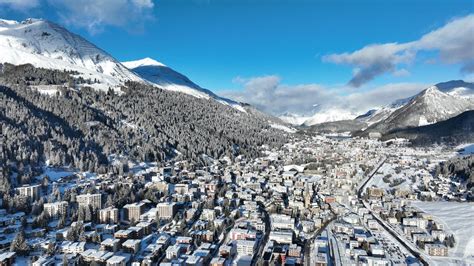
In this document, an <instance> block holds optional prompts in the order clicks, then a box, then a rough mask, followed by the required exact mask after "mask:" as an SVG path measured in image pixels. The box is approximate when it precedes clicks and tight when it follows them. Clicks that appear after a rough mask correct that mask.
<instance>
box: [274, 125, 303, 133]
mask: <svg viewBox="0 0 474 266" xmlns="http://www.w3.org/2000/svg"><path fill="white" fill-rule="evenodd" d="M270 127H272V128H275V129H279V130H283V131H285V132H288V133H295V132H296V131H297V130H296V129H294V128H290V127H287V126H284V125H280V124H270Z"/></svg>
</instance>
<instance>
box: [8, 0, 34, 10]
mask: <svg viewBox="0 0 474 266" xmlns="http://www.w3.org/2000/svg"><path fill="white" fill-rule="evenodd" d="M38 5H39V0H0V6H8V7H10V8H12V9H15V10H19V11H28V10H29V9H32V8H35V7H37V6H38Z"/></svg>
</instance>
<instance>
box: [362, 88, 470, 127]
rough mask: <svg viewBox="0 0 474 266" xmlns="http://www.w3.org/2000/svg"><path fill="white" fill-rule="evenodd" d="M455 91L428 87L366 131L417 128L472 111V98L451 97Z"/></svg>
mask: <svg viewBox="0 0 474 266" xmlns="http://www.w3.org/2000/svg"><path fill="white" fill-rule="evenodd" d="M456 90H457V88H449V89H447V88H444V92H443V91H441V90H439V88H438V87H437V85H435V86H432V87H429V88H427V89H425V90H424V91H422V92H420V93H419V94H417V95H415V96H414V97H412V98H411V99H410V100H409V101H408V102H407V103H406V104H404V105H403V106H402V107H399V108H397V109H396V110H394V111H393V112H392V113H390V115H388V116H387V117H386V118H384V119H382V120H380V121H379V122H377V123H374V124H373V125H372V126H370V127H369V128H368V129H369V130H370V131H380V132H389V131H391V130H394V129H402V128H411V127H419V126H424V125H429V124H434V123H437V122H440V121H444V120H447V119H449V118H452V117H454V116H457V115H459V114H461V113H463V112H465V111H468V110H472V109H474V100H473V99H474V98H471V97H461V96H458V95H456V94H454V95H453V93H452V92H453V91H456Z"/></svg>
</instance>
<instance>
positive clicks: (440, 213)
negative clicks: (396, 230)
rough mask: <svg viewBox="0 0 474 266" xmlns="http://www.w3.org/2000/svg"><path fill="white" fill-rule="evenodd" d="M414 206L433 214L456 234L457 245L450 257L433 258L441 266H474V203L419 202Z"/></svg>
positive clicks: (451, 251) (447, 228)
mask: <svg viewBox="0 0 474 266" xmlns="http://www.w3.org/2000/svg"><path fill="white" fill-rule="evenodd" d="M412 205H413V206H415V207H417V208H419V209H421V210H422V211H424V212H426V213H429V214H432V215H433V216H434V217H435V220H437V221H439V222H440V223H442V224H444V226H445V229H446V230H447V232H449V233H452V234H454V238H455V240H456V245H455V247H454V248H452V249H450V250H449V257H447V258H441V257H433V259H434V260H435V261H436V262H437V263H438V264H439V265H448V264H449V265H474V203H459V202H419V201H417V202H413V203H412Z"/></svg>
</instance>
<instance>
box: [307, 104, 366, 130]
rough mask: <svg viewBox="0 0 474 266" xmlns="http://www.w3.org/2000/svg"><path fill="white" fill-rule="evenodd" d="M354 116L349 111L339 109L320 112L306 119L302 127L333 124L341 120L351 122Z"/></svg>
mask: <svg viewBox="0 0 474 266" xmlns="http://www.w3.org/2000/svg"><path fill="white" fill-rule="evenodd" d="M356 116H357V115H356V114H354V113H352V112H351V111H349V110H344V109H340V108H332V109H326V110H321V111H319V112H317V113H316V114H314V115H313V116H311V117H310V118H308V119H306V120H305V121H304V123H303V125H304V126H312V125H316V124H321V123H326V122H334V121H342V120H351V119H354V118H356Z"/></svg>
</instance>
